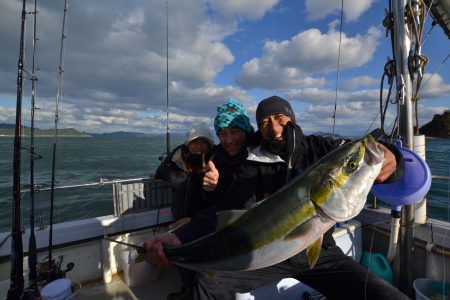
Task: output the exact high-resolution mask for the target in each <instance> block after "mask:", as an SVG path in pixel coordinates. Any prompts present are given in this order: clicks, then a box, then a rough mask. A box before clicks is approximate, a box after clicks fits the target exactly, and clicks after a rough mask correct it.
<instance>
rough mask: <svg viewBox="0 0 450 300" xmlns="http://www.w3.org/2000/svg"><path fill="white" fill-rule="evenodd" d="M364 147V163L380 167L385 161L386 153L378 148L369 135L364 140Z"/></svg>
mask: <svg viewBox="0 0 450 300" xmlns="http://www.w3.org/2000/svg"><path fill="white" fill-rule="evenodd" d="M363 143H364V146H365V148H366V151H365V153H364V161H365V162H366V164H368V165H369V166H374V165H378V164H380V163H382V162H383V160H384V151H383V150H382V149H380V148H379V147H378V143H377V142H376V141H375V139H374V138H373V137H372V136H371V135H370V134H369V135H367V136H366V137H365V138H364V142H363Z"/></svg>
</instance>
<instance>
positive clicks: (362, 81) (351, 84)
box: [344, 75, 380, 90]
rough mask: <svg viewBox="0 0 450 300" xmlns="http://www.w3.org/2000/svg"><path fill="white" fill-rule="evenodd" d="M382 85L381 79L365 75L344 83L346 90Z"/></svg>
mask: <svg viewBox="0 0 450 300" xmlns="http://www.w3.org/2000/svg"><path fill="white" fill-rule="evenodd" d="M374 84H380V79H377V78H373V77H371V76H367V75H363V76H356V77H353V78H351V79H349V80H347V81H345V82H344V88H345V89H348V90H354V89H356V88H359V87H362V86H368V85H374Z"/></svg>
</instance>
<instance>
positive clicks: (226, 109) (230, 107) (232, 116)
mask: <svg viewBox="0 0 450 300" xmlns="http://www.w3.org/2000/svg"><path fill="white" fill-rule="evenodd" d="M229 127H235V128H239V129H241V130H243V131H244V132H245V133H250V132H251V131H252V130H253V127H252V125H250V120H249V118H248V113H247V110H246V109H245V107H244V106H242V105H241V104H239V103H238V102H237V100H236V99H233V98H231V99H229V100H228V102H227V103H226V104H222V105H220V106H218V107H217V116H216V118H215V119H214V129H215V130H216V134H217V136H219V131H220V130H221V129H224V128H229Z"/></svg>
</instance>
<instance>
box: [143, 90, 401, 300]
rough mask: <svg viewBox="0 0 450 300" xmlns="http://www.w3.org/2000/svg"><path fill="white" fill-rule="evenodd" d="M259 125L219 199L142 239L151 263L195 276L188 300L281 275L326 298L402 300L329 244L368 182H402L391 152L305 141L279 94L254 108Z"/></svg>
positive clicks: (367, 141) (370, 145)
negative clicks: (254, 144)
mask: <svg viewBox="0 0 450 300" xmlns="http://www.w3.org/2000/svg"><path fill="white" fill-rule="evenodd" d="M256 120H257V125H258V128H259V131H258V132H257V133H256V135H257V137H259V139H260V141H259V146H257V147H255V148H253V149H251V150H250V151H249V155H248V158H247V160H246V161H245V162H244V163H243V164H242V165H241V167H240V168H239V169H238V170H237V171H236V173H235V174H234V178H233V182H232V183H231V185H230V187H229V188H228V190H227V191H226V192H225V193H224V195H223V198H222V199H221V201H219V202H218V203H217V204H216V205H214V207H212V208H210V209H209V210H208V212H207V213H204V214H202V215H200V216H198V217H197V218H195V219H193V220H192V221H191V223H189V224H187V225H185V226H183V227H181V228H179V229H178V230H176V231H175V232H173V233H166V234H162V235H159V236H155V237H152V238H150V239H148V240H147V242H146V247H147V252H148V253H147V260H148V261H149V262H151V263H153V264H155V265H157V266H159V267H166V266H169V265H171V264H172V263H175V264H177V265H181V266H184V267H187V268H191V269H194V270H197V271H199V273H198V276H197V278H196V282H195V285H194V286H193V287H192V290H191V294H190V295H189V297H190V298H192V299H234V297H235V296H234V295H235V293H236V292H240V293H243V292H248V291H250V290H253V289H256V288H258V287H260V286H263V285H265V284H268V283H270V282H273V281H276V280H280V279H282V278H286V277H292V278H296V279H298V280H300V281H301V282H303V283H305V284H307V285H309V286H310V287H312V288H314V289H316V290H318V291H320V292H321V293H322V294H324V295H325V296H326V297H327V298H328V299H408V298H407V297H406V296H405V295H404V294H402V293H401V292H400V291H399V290H398V289H396V288H395V287H393V286H391V285H390V284H389V283H387V282H385V281H384V280H383V279H381V278H379V277H377V276H376V275H373V274H372V273H369V272H368V271H367V269H365V268H364V267H362V266H361V265H359V264H358V263H357V262H355V261H354V260H352V259H351V258H350V257H348V256H346V255H345V254H344V253H343V252H342V251H341V249H340V248H339V247H337V246H336V244H335V241H334V239H333V237H332V232H333V226H334V224H335V223H336V222H340V221H345V220H348V219H351V218H353V217H354V216H356V215H357V214H358V213H359V212H360V211H361V209H362V208H363V206H364V203H365V201H366V196H367V194H368V192H369V190H370V187H371V186H372V183H373V182H374V181H375V182H385V181H386V180H391V178H392V177H395V176H398V174H395V171H396V167H397V163H396V156H395V155H394V153H392V152H391V151H390V150H389V149H387V148H386V147H385V146H383V145H381V144H378V143H376V142H375V141H374V140H373V138H372V137H370V136H368V137H365V138H363V139H360V140H358V141H354V142H347V143H346V141H344V140H333V139H331V138H324V137H320V136H305V135H303V133H302V130H301V128H300V127H299V126H298V125H297V123H296V119H295V114H294V112H293V110H292V108H291V106H290V104H289V102H287V101H286V100H285V99H283V98H281V97H278V96H272V97H269V98H266V99H264V100H262V101H261V102H260V103H259V105H258V108H257V110H256ZM335 149H336V150H335ZM333 150H334V151H333ZM392 151H394V152H395V150H394V149H392ZM245 208H247V209H245ZM238 209H242V210H240V211H236V210H238ZM217 212H218V213H217ZM216 213H217V215H216ZM214 230H215V232H213V231H214ZM303 250H305V251H303Z"/></svg>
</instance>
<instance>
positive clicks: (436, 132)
mask: <svg viewBox="0 0 450 300" xmlns="http://www.w3.org/2000/svg"><path fill="white" fill-rule="evenodd" d="M419 132H420V133H421V134H425V135H426V136H428V137H435V138H441V139H450V110H446V111H445V112H444V113H443V114H442V115H434V117H433V120H431V122H429V123H427V124H425V125H423V126H422V127H420V129H419Z"/></svg>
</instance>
